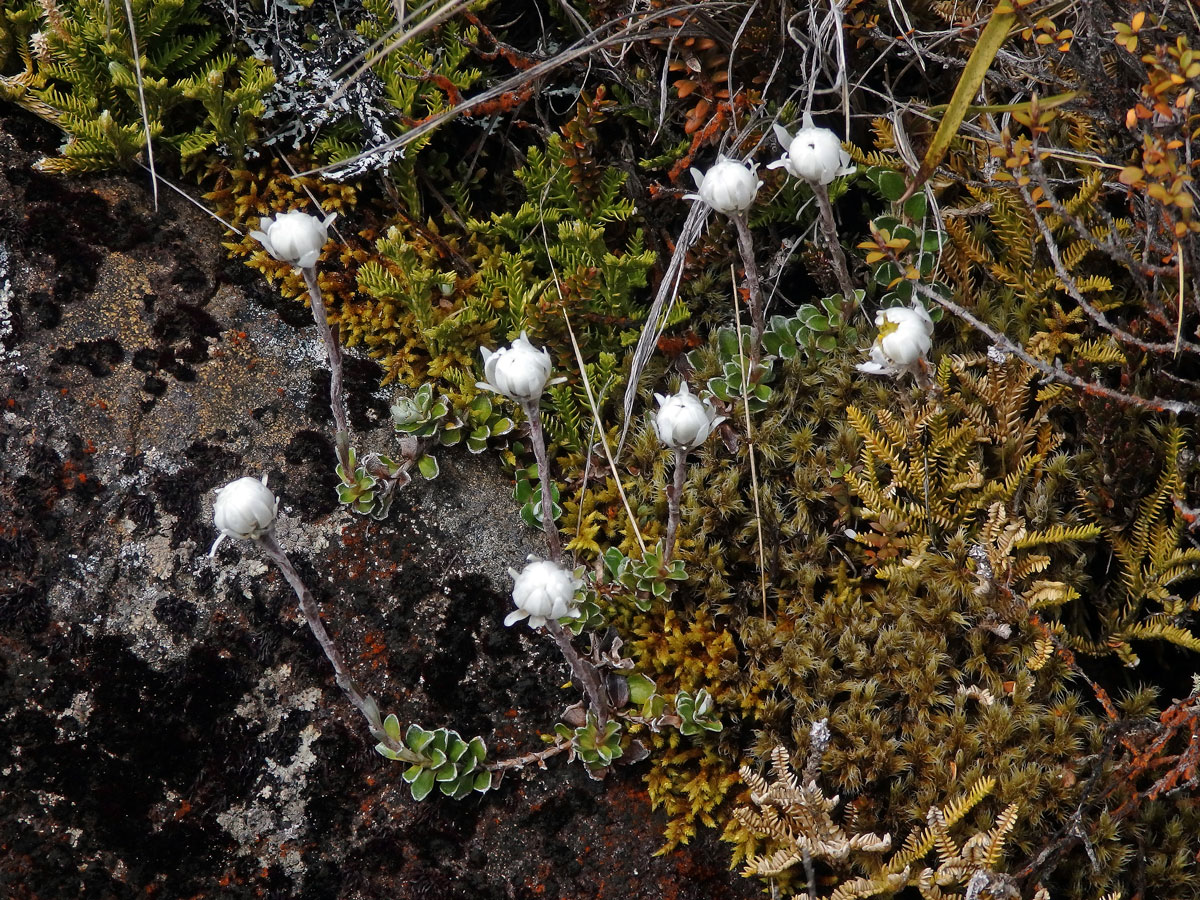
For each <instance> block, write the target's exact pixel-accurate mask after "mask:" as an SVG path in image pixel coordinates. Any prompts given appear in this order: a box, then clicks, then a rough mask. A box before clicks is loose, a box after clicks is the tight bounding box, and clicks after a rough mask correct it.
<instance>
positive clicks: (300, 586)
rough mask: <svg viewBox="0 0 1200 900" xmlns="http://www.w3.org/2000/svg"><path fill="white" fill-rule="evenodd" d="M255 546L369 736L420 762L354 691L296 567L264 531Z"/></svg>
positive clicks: (371, 702)
mask: <svg viewBox="0 0 1200 900" xmlns="http://www.w3.org/2000/svg"><path fill="white" fill-rule="evenodd" d="M257 543H258V545H259V546H260V547H261V548H262V549H263V552H264V553H266V554H267V556H268V557H270V559H271V562H273V563H275V565H277V566H278V567H279V571H281V572H282V573H283V577H284V578H286V579H287V583H288V584H290V585H291V586H292V590H293V591H295V592H296V598H297V599H298V600H299V601H300V611H301V612H302V613H303V614H304V620H305V621H306V622H307V623H308V627H309V630H310V631H312V633H313V637H315V638H316V639H317V643H318V644H320V645H321V649H322V650H324V651H325V658H326V659H328V660H329V662H330V664H331V665H332V666H333V674H334V678H335V680H336V681H337V684H338V687H340V688H341V689H342V693H344V694H345V695H346V697H347V698H348V699H349V700H350V702H351V703H353V704H354V706H355V708H356V709H357V710H358V711H359V712H360V713H362V715H363V718H365V719H366V720H367V724H368V725H369V726H370V728H371V733H372V734H373V735H374V736H375V737H376V738H377V739H378V740H380V741H381V742H382V743H383V744H384V745H385V746H386V747H387V748H388V749H389V750H391V751H393V752H394V753H396V754H398V755H399V756H400V758H401V759H404V760H406V761H407V762H420V761H421V758H420V757H418V756H416V754H414V753H412V751H410V750H409V749H408V748H407V747H405V746H404V745H403V744H401V743H400V742H398V741H396V740H393V739H392V738H391V737H389V736H388V734H387V733H386V732H385V731H384V729H383V723H382V721H380V718H379V707H378V705H377V704H376V703H375V701H374V700H372V699H371V698H370V697H364V696H363V694H362V692H361V691H360V690H359V689H358V685H356V684H355V683H354V679H353V678H351V677H350V671H349V670H348V669H347V668H346V663H345V661H344V660H343V659H342V654H341V651H339V650H338V648H337V645H336V644H335V643H334V642H333V638H331V637H330V636H329V632H328V631H326V630H325V624H324V623H323V622H322V621H321V611H320V610H319V609H318V608H317V600H316V598H315V597H313V595H312V591H310V590H309V589H308V587H307V586H306V585H305V584H304V582H303V580H301V578H300V573H299V572H297V571H296V567H295V566H293V565H292V561H291V560H290V559H288V556H287V554H286V553H284V552H283V548H282V547H280V546H279V542H278V541H276V540H275V535H274V534H272V533H271V532H267V533H266V534H265V535H263V536H262V537H260V538H258V539H257Z"/></svg>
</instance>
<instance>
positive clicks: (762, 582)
mask: <svg viewBox="0 0 1200 900" xmlns="http://www.w3.org/2000/svg"><path fill="white" fill-rule="evenodd" d="M733 317H734V324H735V325H736V326H737V333H738V335H739V338H738V352H739V353H744V352H745V351H744V350H743V349H742V347H743V345H742V342H741V338H740V335H741V333H742V317H741V314H740V313H739V312H738V302H737V292H736V291H735V292H734V297H733ZM746 371H747V369H746V365H745V363H744V362H743V364H742V411H743V413H744V414H745V417H746V443H747V445H748V446H749V449H750V486H751V488H752V489H753V491H754V524H755V527H756V528H757V529H758V584H759V587H760V589H761V591H762V611H763V619H764V620H765V619H766V618H767V557H766V549H765V547H764V545H763V530H762V510H761V509H760V508H759V503H758V464H757V462H756V459H755V453H754V428H753V425H752V424H751V422H750V385H749V384H748V383H747V382H748V380H749V379H748V378H747V376H746Z"/></svg>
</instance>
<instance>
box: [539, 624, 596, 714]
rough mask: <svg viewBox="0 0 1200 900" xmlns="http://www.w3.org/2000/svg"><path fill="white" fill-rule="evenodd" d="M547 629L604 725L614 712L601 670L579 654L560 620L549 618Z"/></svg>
mask: <svg viewBox="0 0 1200 900" xmlns="http://www.w3.org/2000/svg"><path fill="white" fill-rule="evenodd" d="M546 630H547V631H549V632H550V636H551V637H553V638H554V642H555V643H556V644H558V649H559V650H560V651H562V655H563V658H564V659H566V661H567V665H568V666H570V667H571V674H573V675H574V676H575V678H576V680H578V681H579V683H580V684H582V685H583V690H584V692H585V693H586V694H587V696H588V702H589V703H590V704H591V706H592V712H594V713H595V714H596V718H597V719H598V720H599V722H600V724H601V725H604V723H605V722H607V721H608V718H609V715H610V714H611V713H612V707H611V706H610V705H609V703H608V694H607V693H606V692H605V690H604V685H603V684H602V683H601V681H600V672H599V670H597V668H596V667H595V666H594V665H592V664H591V663H590V662H588V661H587V660H586V659H584V658H583V657H582V656H580V655H579V651H578V650H576V649H575V645H574V644H572V643H571V636H570V635H569V634H567V632H566V631H565V630H563V627H562V626H561V625H559V624H558V622H556V621H555V620H554V619H547V620H546Z"/></svg>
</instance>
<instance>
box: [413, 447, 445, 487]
mask: <svg viewBox="0 0 1200 900" xmlns="http://www.w3.org/2000/svg"><path fill="white" fill-rule="evenodd" d="M417 471H419V472H420V473H421V476H422V477H423V478H425V479H426V480H427V481H433V479H435V478H437V477H438V474H439V473H440V472H441V469H439V468H438V461H437V460H436V459H435V458H434V457H432V456H430V455H429V454H428V453H427V454H425V455H424V456H422V457H421V458H420V459H419V460H417Z"/></svg>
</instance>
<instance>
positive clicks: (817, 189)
mask: <svg viewBox="0 0 1200 900" xmlns="http://www.w3.org/2000/svg"><path fill="white" fill-rule="evenodd" d="M809 186H810V187H812V191H813V196H814V197H816V198H817V206H818V207H819V208H820V210H821V237H823V238H824V239H825V246H826V247H828V248H829V258H830V259H831V260H833V270H834V273H835V274H836V275H837V281H838V287H839V288H840V289H841V292H842V296H843V297H845V298H846V299H847V300H852V299H853V297H854V282H853V281H851V280H850V270H849V269H848V268H847V267H846V254H845V253H843V252H842V242H841V240H840V239H839V238H838V230H837V222H835V221H834V220H833V204H832V203H830V202H829V188H828V187H826V186H825V185H823V184H819V183H817V182H815V181H810V182H809Z"/></svg>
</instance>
